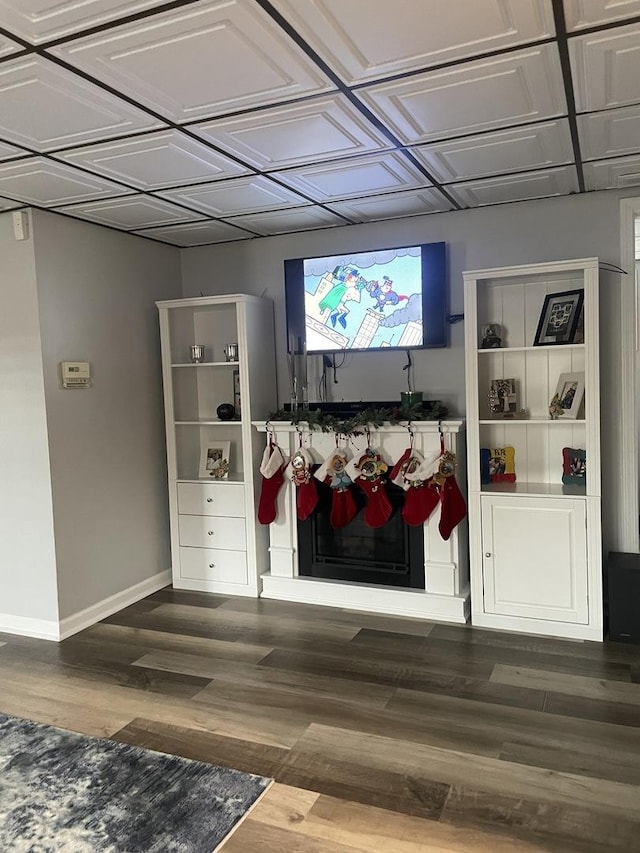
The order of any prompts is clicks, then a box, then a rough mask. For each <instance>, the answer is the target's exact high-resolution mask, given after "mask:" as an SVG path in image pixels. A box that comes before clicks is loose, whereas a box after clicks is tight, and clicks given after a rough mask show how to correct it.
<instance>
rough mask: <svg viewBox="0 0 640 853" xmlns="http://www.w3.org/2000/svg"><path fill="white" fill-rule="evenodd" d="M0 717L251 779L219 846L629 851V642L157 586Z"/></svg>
mask: <svg viewBox="0 0 640 853" xmlns="http://www.w3.org/2000/svg"><path fill="white" fill-rule="evenodd" d="M0 711H3V712H5V713H8V714H15V715H17V716H22V717H27V718H30V719H33V720H37V721H39V722H44V723H52V724H54V725H58V726H61V727H63V728H69V729H73V730H75V731H81V732H85V733H87V734H93V735H99V736H106V737H111V738H114V739H115V740H119V741H122V742H126V743H131V744H137V745H141V746H146V747H150V748H152V749H158V750H162V751H165V752H171V753H175V754H177V755H183V756H186V757H189V758H196V759H200V760H204V761H209V762H212V763H215V764H222V765H226V766H230V767H235V768H237V769H240V770H246V771H250V772H253V773H260V774H264V775H267V776H271V777H273V778H274V779H275V780H276V784H275V785H273V786H272V787H271V788H270V789H269V791H268V792H267V794H266V795H265V796H264V798H263V799H262V800H261V801H260V802H259V804H258V805H257V806H256V808H255V809H254V810H253V811H252V812H251V813H250V815H249V816H248V818H247V819H246V820H245V821H244V822H243V823H242V824H241V825H240V826H239V827H238V829H237V830H236V832H235V833H234V834H233V835H232V836H231V837H230V838H229V839H228V840H227V841H226V842H225V844H224V847H223V853H252V851H261V853H270V851H276V850H277V851H281V853H282V852H283V851H284V853H316V852H317V851H325V853H326V852H327V851H330V853H348V851H360V853H362V852H363V851H369V853H373V851H376V853H377V851H380V853H417V851H464V852H465V853H480V851H482V853H503V851H504V853H506V852H507V851H532V852H533V851H558V852H559V853H560V851H561V852H562V853H565V852H566V853H572V851H575V853H591V852H592V851H594V853H595V851H603V852H604V851H606V853H610V851H625V853H633V851H640V647H638V646H627V645H621V644H615V643H604V644H599V643H583V642H574V641H566V640H557V639H552V638H544V637H529V636H525V635H519V634H508V633H505V632H497V631H486V630H480V629H475V628H471V627H469V626H458V625H448V624H442V623H427V622H421V621H417V620H408V619H400V618H395V617H385V616H376V615H371V614H363V613H354V612H349V611H345V610H338V609H333V608H324V607H312V606H307V605H298V604H288V603H285V602H276V601H266V600H258V601H256V600H253V599H245V598H223V597H220V596H214V595H207V594H203V593H189V592H177V591H173V590H171V589H165V590H162V591H161V592H158V593H156V594H155V595H152V596H150V597H149V598H147V599H145V600H144V601H141V602H139V603H138V604H135V605H133V606H132V607H129V608H127V609H126V610H123V611H121V612H120V613H118V614H116V615H114V616H112V617H110V618H109V619H106V620H105V621H104V622H101V623H100V624H98V625H94V626H93V627H92V628H89V629H87V630H85V631H83V632H81V633H80V634H77V635H75V636H74V637H71V638H69V639H68V640H65V641H63V642H61V643H59V644H55V643H50V642H46V641H40V640H34V639H30V638H25V637H15V636H12V635H9V634H0Z"/></svg>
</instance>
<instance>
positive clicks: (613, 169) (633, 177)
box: [584, 154, 640, 190]
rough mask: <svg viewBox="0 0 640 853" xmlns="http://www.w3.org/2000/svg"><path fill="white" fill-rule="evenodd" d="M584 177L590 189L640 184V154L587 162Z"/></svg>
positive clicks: (617, 187) (619, 187)
mask: <svg viewBox="0 0 640 853" xmlns="http://www.w3.org/2000/svg"><path fill="white" fill-rule="evenodd" d="M584 177H585V181H586V184H587V189H589V190H604V189H609V188H610V187H613V188H614V189H624V188H625V187H637V186H640V154H636V155H635V156H633V157H620V158H618V159H617V160H601V161H600V162H599V163H585V166H584Z"/></svg>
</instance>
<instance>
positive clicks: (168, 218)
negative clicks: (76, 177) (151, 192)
mask: <svg viewBox="0 0 640 853" xmlns="http://www.w3.org/2000/svg"><path fill="white" fill-rule="evenodd" d="M61 212H64V213H68V214H69V215H71V216H77V217H79V218H80V219H90V220H91V221H92V222H98V223H100V224H101V225H110V226H112V227H114V228H124V229H125V230H133V229H134V228H135V229H138V228H151V227H152V226H154V225H172V224H174V223H177V222H188V221H189V220H192V219H203V218H204V217H202V216H200V215H199V214H198V213H191V212H190V211H188V210H185V209H184V208H182V207H177V206H176V205H174V204H170V203H169V202H167V201H163V200H162V199H160V198H153V197H152V196H144V195H134V196H129V197H127V198H117V199H107V200H105V201H92V202H88V203H86V204H76V205H73V206H70V207H64V208H61Z"/></svg>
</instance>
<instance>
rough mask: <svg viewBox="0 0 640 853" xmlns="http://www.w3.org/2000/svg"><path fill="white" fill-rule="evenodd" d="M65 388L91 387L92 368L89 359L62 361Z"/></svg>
mask: <svg viewBox="0 0 640 853" xmlns="http://www.w3.org/2000/svg"><path fill="white" fill-rule="evenodd" d="M60 369H61V372H62V387H63V388H89V386H90V385H91V368H90V367H89V362H88V361H61V362H60Z"/></svg>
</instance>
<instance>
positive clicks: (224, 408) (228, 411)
mask: <svg viewBox="0 0 640 853" xmlns="http://www.w3.org/2000/svg"><path fill="white" fill-rule="evenodd" d="M216 414H217V416H218V417H219V418H220V420H221V421H231V420H233V419H234V418H235V416H236V410H235V409H234V407H233V406H232V405H231V403H220V405H219V406H218V408H217V409H216Z"/></svg>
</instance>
